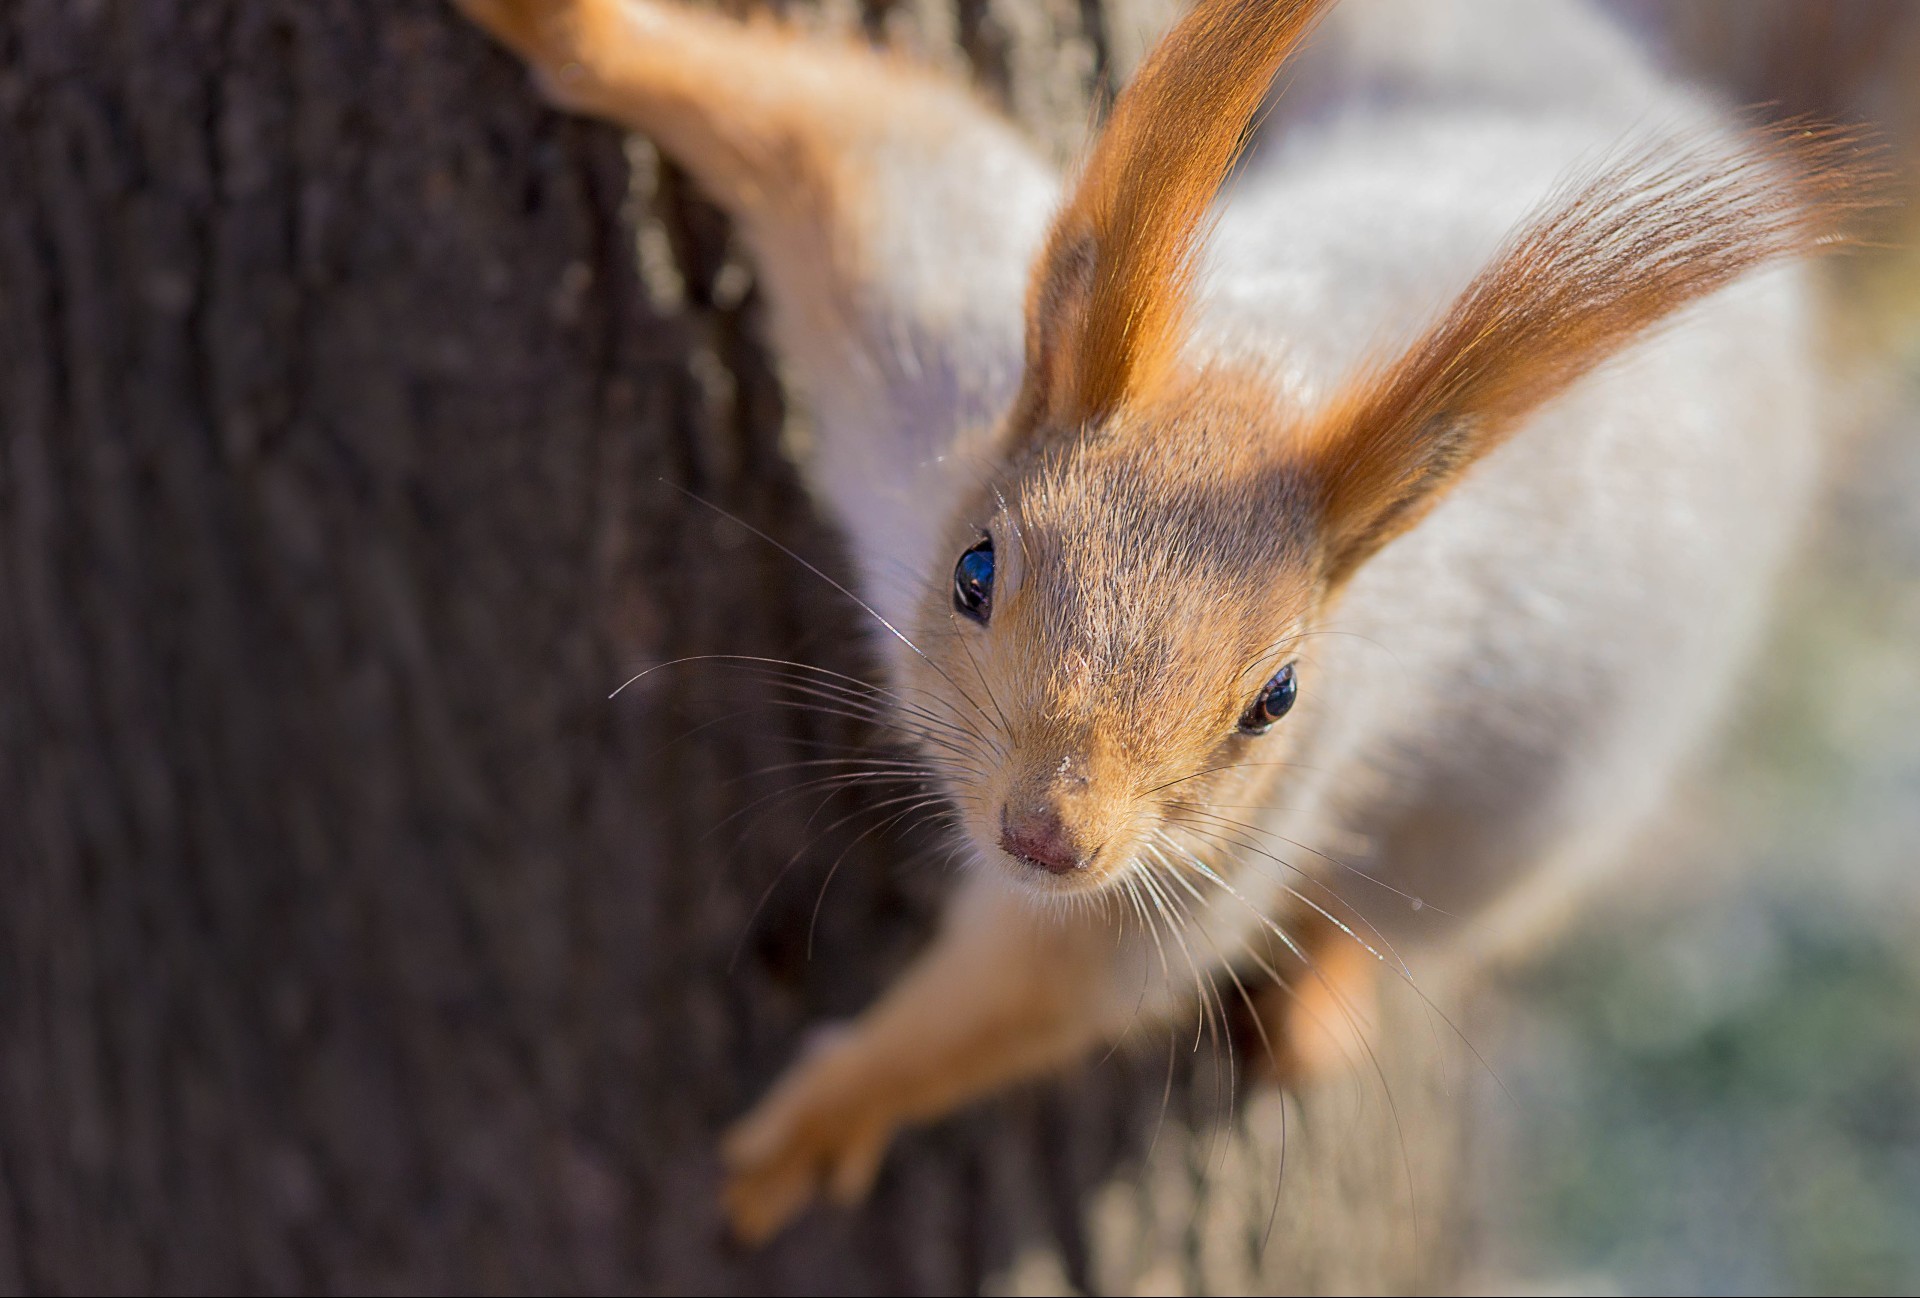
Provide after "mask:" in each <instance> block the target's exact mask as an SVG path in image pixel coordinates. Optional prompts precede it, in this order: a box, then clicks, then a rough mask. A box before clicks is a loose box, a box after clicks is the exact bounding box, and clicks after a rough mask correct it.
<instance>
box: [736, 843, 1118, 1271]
mask: <svg viewBox="0 0 1920 1298" xmlns="http://www.w3.org/2000/svg"><path fill="white" fill-rule="evenodd" d="M1114 958H1115V952H1114V942H1113V935H1112V931H1111V929H1110V928H1109V927H1107V926H1104V925H1102V924H1100V923H1098V922H1097V921H1091V920H1088V919H1085V918H1074V917H1069V916H1066V915H1063V914H1054V913H1050V912H1047V911H1044V910H1042V909H1041V908H1039V907H1036V906H1035V905H1034V904H1033V902H1032V901H1031V900H1030V899H1028V898H1023V897H1019V896H1016V895H1013V894H1012V893H1011V892H1010V891H1009V889H1008V888H1007V887H1006V886H1005V885H1004V884H1001V883H1000V882H999V881H997V880H988V879H976V880H973V881H971V882H969V883H968V884H967V885H966V886H965V887H964V888H963V890H962V891H961V893H960V894H959V895H958V896H957V897H955V898H954V900H953V902H952V903H951V904H950V905H949V907H948V910H947V913H946V915H945V916H944V917H943V925H942V930H941V933H940V935H939V936H938V937H937V938H936V939H935V941H934V943H933V944H932V946H930V947H929V948H928V949H927V951H926V952H925V953H923V954H922V955H921V956H920V958H919V959H918V961H917V962H916V963H915V964H914V965H913V966H912V967H911V968H909V969H908V970H907V972H906V973H905V975H903V976H902V977H901V979H900V980H899V982H897V983H896V984H894V986H893V987H892V988H890V989H889V990H888V991H887V993H886V994H885V995H884V996H883V997H882V998H881V999H880V1000H879V1001H878V1002H877V1003H876V1004H875V1005H874V1006H873V1007H872V1008H870V1009H869V1010H868V1011H867V1012H866V1013H865V1014H863V1015H862V1016H861V1017H860V1018H859V1019H857V1020H855V1021H854V1022H853V1023H852V1024H851V1025H850V1026H848V1027H846V1028H844V1029H841V1030H839V1031H838V1032H836V1033H835V1034H834V1035H833V1036H832V1037H831V1038H829V1039H828V1040H826V1041H825V1042H823V1043H822V1044H820V1045H819V1046H818V1047H817V1048H816V1049H814V1050H813V1051H811V1052H810V1053H808V1054H806V1055H803V1056H802V1058H801V1059H800V1060H798V1061H797V1062H796V1063H795V1064H794V1065H793V1066H792V1067H791V1068H789V1069H788V1071H787V1073H786V1075H785V1076H783V1077H782V1078H781V1079H780V1081H779V1082H778V1083H777V1084H776V1085H775V1086H774V1087H773V1089H772V1090H771V1091H770V1092H768V1094H767V1095H766V1097H765V1098H763V1099H762V1100H761V1101H760V1103H759V1104H757V1105H756V1106H755V1107H754V1108H753V1110H752V1111H751V1112H750V1113H748V1114H747V1115H746V1116H745V1117H744V1118H742V1119H741V1120H740V1121H739V1122H738V1123H737V1124H735V1125H734V1127H733V1128H732V1130H730V1131H729V1132H728V1133H727V1135H726V1138H725V1141H724V1143H723V1146H722V1156H723V1158H724V1159H725V1161H726V1164H727V1168H728V1174H729V1179H728V1182H727V1187H726V1209H727V1214H728V1216H729V1218H730V1219H731V1221H732V1224H733V1230H734V1233H735V1234H736V1235H737V1236H738V1237H739V1238H740V1239H742V1240H743V1241H745V1242H748V1243H758V1242H759V1241H761V1240H764V1239H766V1238H767V1237H769V1236H771V1235H772V1234H774V1233H775V1232H776V1231H778V1230H779V1229H780V1228H781V1227H782V1226H784V1225H785V1224H786V1223H787V1222H788V1221H789V1220H790V1219H791V1218H792V1217H793V1216H795V1215H796V1214H797V1213H799V1212H800V1211H801V1210H802V1209H804V1208H805V1207H806V1206H807V1205H808V1204H809V1203H810V1202H811V1201H812V1200H813V1199H814V1198H815V1197H816V1196H817V1195H818V1194H819V1193H820V1192H821V1191H822V1190H824V1191H825V1192H826V1193H827V1195H828V1196H829V1197H830V1198H832V1199H833V1200H835V1201H837V1202H840V1203H852V1202H856V1201H858V1200H859V1199H861V1198H863V1197H864V1196H865V1194H866V1192H867V1189H868V1188H869V1186H870V1185H871V1184H872V1181H873V1178H874V1176H875V1174H876V1173H877V1172H878V1170H879V1167H880V1162H881V1158H882V1156H883V1155H884V1153H885V1151H886V1147H887V1143H888V1141H889V1140H890V1138H891V1137H892V1135H893V1133H894V1132H895V1131H896V1130H897V1129H898V1128H900V1127H901V1126H903V1125H905V1124H907V1123H911V1122H926V1121H930V1120H932V1119H934V1118H937V1117H940V1116H941V1115H943V1114H946V1113H949V1112H951V1111H953V1110H954V1109H956V1108H959V1107H960V1106H961V1105H963V1104H965V1103H967V1102H968V1101H969V1100H972V1099H975V1098H977V1097H980V1096H983V1095H985V1094H987V1093H989V1092H992V1091H995V1090H998V1089H1000V1088H1002V1087H1004V1086H1006V1085H1008V1084H1010V1083H1013V1082H1016V1081H1020V1080H1023V1079H1026V1078H1031V1077H1037V1076H1041V1075H1044V1074H1046V1073H1048V1072H1051V1071H1053V1070H1055V1069H1058V1068H1061V1067H1064V1066H1065V1065H1067V1064H1068V1063H1070V1062H1072V1060H1074V1059H1075V1058H1076V1057H1078V1056H1079V1055H1081V1054H1083V1053H1084V1052H1086V1051H1087V1050H1088V1049H1090V1048H1091V1047H1092V1046H1094V1045H1095V1044H1096V1043H1097V1042H1099V1041H1101V1040H1104V1039H1108V1038H1110V1037H1112V1036H1113V1035H1115V1034H1116V1033H1117V1032H1118V1031H1120V1030H1122V1029H1123V1028H1124V1026H1125V1023H1126V1022H1127V1019H1128V1017H1129V1012H1130V1011H1132V1010H1133V1009H1134V1008H1135V1006H1134V1005H1133V1003H1132V1001H1130V1000H1128V999H1127V998H1126V997H1124V996H1122V995H1119V994H1117V993H1116V991H1115V988H1116V985H1117V984H1118V983H1119V982H1120V981H1121V980H1120V979H1119V978H1118V977H1117V975H1116V970H1115V964H1114Z"/></svg>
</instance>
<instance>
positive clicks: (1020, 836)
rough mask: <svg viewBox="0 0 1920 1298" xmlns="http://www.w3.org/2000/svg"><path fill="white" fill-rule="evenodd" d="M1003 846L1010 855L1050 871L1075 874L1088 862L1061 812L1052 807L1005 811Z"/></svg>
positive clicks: (1050, 872)
mask: <svg viewBox="0 0 1920 1298" xmlns="http://www.w3.org/2000/svg"><path fill="white" fill-rule="evenodd" d="M1000 846H1001V847H1003V848H1005V849H1006V852H1007V854H1008V855H1009V856H1017V857H1019V858H1020V859H1021V860H1022V861H1025V862H1026V863H1027V864H1028V865H1037V866H1039V867H1040V868H1041V869H1042V870H1045V871H1046V872H1047V873H1049V874H1071V873H1073V872H1074V871H1075V870H1080V869H1084V868H1085V867H1086V864H1087V860H1086V858H1084V857H1082V856H1081V855H1080V852H1079V849H1078V848H1076V847H1075V846H1074V843H1073V836H1072V835H1071V834H1069V833H1067V827H1066V826H1065V825H1063V824H1062V823H1060V814H1059V813H1058V812H1056V811H1054V810H1052V809H1051V808H1049V809H1047V810H1044V811H1033V812H1026V813H1023V814H1021V815H1014V814H1013V813H1012V812H1009V811H1002V812H1001V813H1000Z"/></svg>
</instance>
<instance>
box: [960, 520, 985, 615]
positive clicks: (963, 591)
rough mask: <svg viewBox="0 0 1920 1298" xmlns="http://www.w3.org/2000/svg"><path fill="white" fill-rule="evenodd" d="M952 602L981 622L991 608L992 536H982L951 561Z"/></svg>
mask: <svg viewBox="0 0 1920 1298" xmlns="http://www.w3.org/2000/svg"><path fill="white" fill-rule="evenodd" d="M953 606H954V607H955V608H957V609H959V610H960V611H961V612H962V613H965V614H966V615H967V616H968V617H970V618H972V619H973V620H974V621H976V622H980V623H984V622H986V620H987V616H988V614H990V613H992V612H993V538H992V537H990V536H987V537H982V538H981V539H980V543H979V544H978V545H976V546H974V547H973V548H972V549H970V550H968V551H967V552H966V553H965V554H963V555H961V556H960V562H959V563H956V564H955V565H953Z"/></svg>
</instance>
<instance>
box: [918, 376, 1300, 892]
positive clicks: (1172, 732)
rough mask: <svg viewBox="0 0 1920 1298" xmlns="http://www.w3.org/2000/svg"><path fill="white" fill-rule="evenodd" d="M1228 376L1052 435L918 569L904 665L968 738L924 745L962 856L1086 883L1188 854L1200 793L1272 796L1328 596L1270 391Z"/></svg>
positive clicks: (1038, 876) (1079, 886)
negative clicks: (910, 647) (933, 563)
mask: <svg viewBox="0 0 1920 1298" xmlns="http://www.w3.org/2000/svg"><path fill="white" fill-rule="evenodd" d="M1228 386H1229V387H1233V386H1236V385H1228ZM1237 386H1238V387H1239V388H1241V389H1242V397H1243V399H1242V400H1239V401H1223V400H1221V399H1220V391H1221V385H1220V384H1218V383H1217V382H1215V383H1208V384H1198V385H1195V386H1194V387H1193V388H1191V389H1189V390H1188V391H1187V392H1186V393H1184V394H1182V395H1180V396H1177V397H1173V398H1170V399H1168V400H1166V401H1163V402H1159V403H1156V404H1155V405H1153V406H1150V407H1147V408H1143V409H1137V410H1135V409H1128V410H1125V411H1122V412H1119V413H1117V414H1116V415H1115V416H1113V417H1112V418H1110V419H1108V420H1107V421H1104V422H1103V424H1102V425H1101V426H1099V427H1098V428H1095V429H1092V430H1087V431H1084V432H1078V433H1076V434H1073V435H1070V436H1064V437H1063V436H1055V437H1050V438H1047V439H1045V441H1046V444H1045V445H1043V446H1041V447H1038V448H1036V449H1035V450H1033V451H1032V452H1030V453H1029V454H1027V455H1026V456H1024V457H1021V458H1019V459H1017V460H1016V461H1015V462H1014V464H1013V465H1012V467H1011V468H1010V470H1009V471H1008V472H1007V474H1006V475H1005V476H1004V477H1003V479H1002V480H1001V481H998V482H995V483H993V484H992V485H991V486H989V487H987V488H985V489H983V490H982V491H980V492H979V493H978V494H977V495H976V497H975V498H974V499H972V500H971V501H969V502H968V505H967V506H966V507H965V508H963V510H962V511H961V513H960V514H959V516H957V517H956V518H955V520H954V521H953V524H952V526H951V528H950V529H949V537H950V541H949V545H948V547H947V548H946V550H945V551H944V554H945V561H946V562H947V563H950V564H951V565H952V567H951V569H950V570H947V571H942V572H939V573H937V574H933V575H931V576H930V577H929V579H928V582H927V591H926V593H925V594H924V596H923V599H922V602H921V605H920V609H919V615H918V621H917V625H916V627H915V636H914V639H915V642H916V643H917V644H918V645H919V646H920V648H921V650H922V652H923V653H924V654H925V655H926V657H925V659H924V660H917V659H912V658H909V660H908V663H907V668H908V671H909V672H910V673H911V676H912V684H913V686H914V688H915V689H916V690H919V691H923V692H924V693H923V694H921V695H920V696H919V697H922V698H927V697H931V698H934V699H937V700H938V703H937V705H931V706H932V710H934V711H937V712H938V713H940V714H943V716H944V717H945V718H946V719H948V720H949V721H951V722H952V724H953V725H954V726H958V727H961V728H964V729H965V730H966V731H968V732H969V733H970V734H971V735H972V736H974V741H973V742H969V743H964V744H957V745H948V746H946V747H945V748H944V750H943V751H942V752H940V753H938V754H930V755H929V756H930V757H935V758H937V759H938V760H937V761H936V763H935V764H936V766H937V767H938V768H939V769H940V770H942V772H943V773H944V774H945V776H946V782H947V784H948V786H949V787H948V792H949V793H950V794H951V796H952V799H953V802H954V804H955V805H956V806H957V807H958V808H959V809H960V810H961V814H962V821H963V824H964V827H965V831H966V834H967V836H968V838H969V840H970V841H971V844H972V846H973V848H974V851H975V856H976V858H977V859H979V860H981V861H983V862H991V863H993V864H994V865H995V866H997V867H998V868H1003V869H1005V870H1007V871H1009V872H1010V873H1011V874H1012V876H1013V877H1014V878H1015V879H1017V880H1018V881H1020V882H1021V883H1022V884H1024V885H1026V886H1028V887H1031V888H1034V889H1036V890H1038V891H1041V892H1044V893H1059V892H1083V891H1095V890H1098V889H1100V888H1104V887H1108V886H1112V885H1114V884H1115V883H1116V882H1117V881H1118V880H1119V879H1120V878H1122V877H1123V876H1124V874H1125V873H1126V871H1127V870H1128V869H1129V868H1130V866H1131V864H1132V863H1134V862H1135V861H1137V860H1138V859H1139V858H1140V856H1141V855H1142V854H1143V853H1151V852H1154V851H1156V850H1158V851H1166V850H1175V851H1177V850H1180V847H1179V844H1180V832H1181V831H1180V826H1181V824H1182V822H1183V821H1185V820H1187V819H1189V818H1191V817H1194V816H1204V815H1205V814H1206V809H1207V806H1208V804H1209V803H1219V804H1236V803H1245V802H1249V801H1257V800H1259V799H1261V798H1263V797H1264V796H1265V795H1266V793H1267V790H1268V789H1269V787H1270V786H1272V785H1273V784H1275V783H1277V780H1276V778H1275V777H1276V775H1277V773H1279V772H1282V771H1283V770H1284V764H1285V761H1286V754H1287V752H1288V750H1289V749H1290V748H1291V747H1292V742H1291V741H1292V738H1293V731H1294V730H1295V729H1297V726H1298V722H1299V721H1300V720H1301V717H1302V715H1304V714H1307V713H1309V712H1310V711H1311V709H1310V708H1303V709H1301V710H1300V713H1298V714H1291V715H1290V710H1291V708H1292V705H1293V702H1294V699H1295V697H1296V695H1298V694H1299V693H1300V692H1301V691H1302V686H1301V684H1300V682H1301V677H1302V674H1303V672H1302V669H1301V667H1300V666H1298V665H1296V662H1295V659H1296V656H1297V654H1298V652H1299V644H1298V641H1299V640H1300V638H1301V636H1302V635H1303V633H1304V632H1305V631H1306V629H1307V628H1308V626H1309V624H1310V623H1311V621H1312V619H1313V617H1314V615H1315V613H1316V611H1317V608H1318V605H1319V603H1320V600H1321V582H1320V579H1319V575H1318V562H1317V558H1316V554H1315V549H1314V547H1313V545H1312V543H1311V536H1310V532H1311V518H1310V516H1309V513H1308V510H1309V508H1310V505H1311V500H1312V497H1311V495H1310V493H1309V492H1308V491H1307V490H1306V487H1305V484H1304V482H1303V481H1301V480H1300V479H1299V478H1298V477H1297V475H1295V474H1294V473H1292V472H1291V470H1290V462H1289V460H1288V459H1287V457H1286V456H1285V454H1284V452H1282V453H1280V454H1279V455H1276V452H1275V446H1276V443H1277V444H1278V445H1280V446H1281V447H1284V446H1285V444H1286V439H1285V438H1284V436H1282V437H1279V438H1276V437H1275V435H1274V431H1273V423H1274V421H1275V420H1276V418H1279V417H1280V416H1279V414H1278V412H1277V411H1276V409H1275V408H1274V406H1273V404H1272V403H1271V402H1268V401H1267V400H1265V399H1264V396H1260V395H1257V394H1256V392H1255V389H1253V388H1252V387H1251V386H1249V385H1237ZM1255 423H1259V424H1264V425H1266V427H1265V428H1264V429H1262V428H1256V427H1251V426H1250V425H1252V424H1255Z"/></svg>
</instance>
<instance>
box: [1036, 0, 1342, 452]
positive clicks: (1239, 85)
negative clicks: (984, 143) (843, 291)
mask: <svg viewBox="0 0 1920 1298" xmlns="http://www.w3.org/2000/svg"><path fill="white" fill-rule="evenodd" d="M1329 7H1330V0H1199V2H1198V3H1197V4H1195V5H1194V6H1193V8H1192V9H1190V10H1189V11H1188V12H1187V14H1186V15H1185V16H1184V17H1183V18H1182V19H1181V20H1180V21H1179V22H1178V23H1177V24H1176V25H1175V26H1174V28H1173V30H1172V31H1171V32H1169V33H1168V34H1167V36H1166V38H1165V39H1163V40H1162V41H1161V42H1160V43H1159V44H1158V45H1157V46H1155V47H1154V49H1153V52H1152V53H1151V54H1150V55H1148V57H1147V59H1146V61H1145V63H1143V64H1142V65H1141V68H1140V72H1139V74H1138V75H1137V76H1136V77H1135V78H1134V80H1133V83H1132V84H1131V85H1129V86H1128V87H1127V89H1126V91H1125V92H1124V93H1123V94H1122V95H1121V96H1120V98H1119V101H1118V102H1117V103H1116V104H1115V105H1114V109H1113V114H1112V116H1111V117H1110V118H1109V119H1108V121H1107V125H1106V129H1105V130H1104V131H1102V132H1101V134H1100V138H1099V140H1098V142H1097V143H1096V144H1095V146H1094V149H1093V153H1092V155H1091V156H1090V157H1089V158H1088V160H1087V165H1086V168H1085V170H1084V171H1083V172H1082V174H1081V177H1080V180H1079V183H1078V184H1077V185H1076V186H1075V188H1074V192H1073V196H1072V197H1071V198H1070V199H1069V200H1068V201H1067V204H1066V206H1065V207H1064V208H1062V209H1061V211H1060V214H1059V215H1058V216H1057V217H1056V218H1055V219H1054V224H1053V229H1052V232H1051V234H1050V235H1049V236H1048V239H1047V243H1046V247H1045V248H1044V250H1043V251H1042V252H1041V255H1040V259H1039V261H1038V262H1037V263H1036V264H1035V266H1034V271H1033V282H1032V286H1031V288H1030V289H1029V291H1028V295H1027V357H1026V361H1027V370H1026V379H1025V384H1024V387H1023V389H1022V391H1021V396H1020V400H1019V402H1018V403H1017V405H1016V407H1015V418H1014V426H1015V428H1016V430H1017V431H1018V432H1021V433H1025V432H1030V431H1032V430H1033V429H1034V428H1035V427H1037V426H1039V425H1041V424H1043V423H1045V424H1048V425H1051V426H1054V427H1077V426H1080V425H1082V424H1086V423H1090V422H1093V421H1096V420H1098V419H1100V418H1102V417H1104V416H1105V415H1107V414H1109V413H1111V412H1112V411H1113V410H1114V409H1115V408H1116V407H1118V406H1119V405H1121V404H1122V403H1123V402H1126V401H1128V400H1129V399H1132V398H1135V397H1138V396H1140V395H1141V394H1143V393H1145V392H1148V391H1151V390H1152V389H1153V388H1154V387H1155V386H1156V385H1157V384H1158V383H1160V382H1161V381H1162V380H1164V379H1165V378H1166V377H1167V375H1168V374H1169V373H1170V372H1171V370H1172V369H1173V367H1174V365H1175V363H1176V361H1177V360H1178V356H1179V350H1180V345H1181V342H1182V340H1183V337H1184V315H1185V309H1186V304H1187V296H1188V292H1189V289H1190V286H1191V282H1192V278H1193V269H1194V255H1195V251H1196V249H1197V246H1198V243H1199V236H1200V230H1201V226H1202V223H1203V222H1204V221H1205V219H1206V215H1207V211H1208V209H1209V208H1210V207H1211V206H1212V204H1213V198H1214V195H1215V193H1216V192H1217V191H1218V190H1219V188H1220V182H1221V180H1222V179H1223V178H1224V177H1225V176H1226V174H1227V171H1228V170H1229V169H1230V168H1231V167H1232V166H1233V162H1234V159H1235V158H1237V157H1238V156H1239V154H1240V150H1241V147H1242V145H1243V144H1244V143H1245V140H1246V136H1247V132H1248V127H1249V125H1250V124H1251V122H1252V121H1253V117H1254V114H1255V113H1256V112H1258V111H1259V109H1260V105H1261V103H1262V102H1263V101H1264V100H1265V98H1266V94H1267V90H1268V88H1269V87H1270V86H1271V85H1272V83H1273V76H1274V73H1275V72H1276V71H1277V70H1278V69H1279V67H1280V64H1281V63H1282V62H1283V61H1284V60H1285V59H1286V57H1287V55H1288V54H1289V53H1291V52H1292V50H1293V48H1294V47H1295V46H1296V45H1297V44H1299V42H1300V39H1301V38H1302V37H1303V36H1305V35H1306V33H1307V31H1308V30H1309V29H1310V28H1311V27H1312V25H1313V22H1314V20H1315V19H1316V18H1318V17H1319V15H1320V14H1321V13H1322V12H1323V11H1325V10H1326V9H1327V8H1329Z"/></svg>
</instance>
